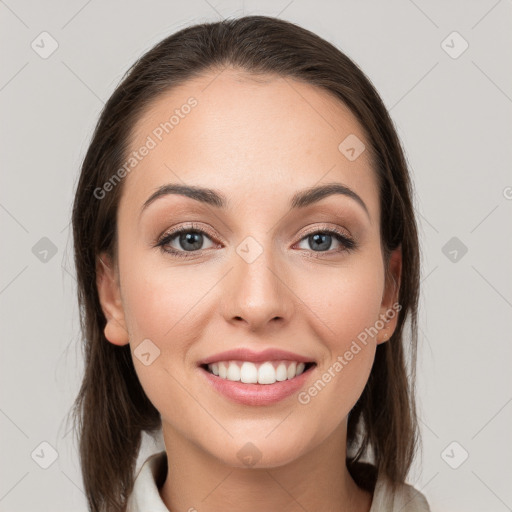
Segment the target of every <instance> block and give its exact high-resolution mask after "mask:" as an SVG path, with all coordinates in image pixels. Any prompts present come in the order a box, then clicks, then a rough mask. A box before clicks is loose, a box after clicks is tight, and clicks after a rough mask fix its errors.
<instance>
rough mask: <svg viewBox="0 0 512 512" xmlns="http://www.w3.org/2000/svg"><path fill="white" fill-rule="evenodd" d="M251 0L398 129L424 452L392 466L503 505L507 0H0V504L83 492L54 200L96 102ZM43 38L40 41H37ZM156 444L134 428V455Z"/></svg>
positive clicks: (68, 499)
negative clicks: (378, 105)
mask: <svg viewBox="0 0 512 512" xmlns="http://www.w3.org/2000/svg"><path fill="white" fill-rule="evenodd" d="M256 13H261V14H267V15H274V16H279V17H281V18H283V19H286V20H290V21H293V22H296V23H298V24H300V25H302V26H304V27H306V28H308V29H310V30H312V31H314V32H316V33H318V34H319V35H320V36H322V37H324V38H325V39H327V40H328V41H330V42H332V43H333V44H335V45H336V46H338V47H339V48H340V49H341V50H342V51H344V52H346V53H347V54H348V55H349V56H350V57H351V58H353V59H354V60H355V61H356V62H357V63H358V64H359V65H360V66H361V67H362V69H363V70H364V71H365V72H366V73H367V74H368V76H369V77H370V79H371V80H372V81H373V82H374V84H375V86H376V87H377V89H378V91H379V92H380V94H381V96H382V98H383V100H384V102H385V104H386V106H387V107H388V109H389V110H390V112H391V115H392V117H393V119H394V121H395V123H396V126H397V129H398V131H399V135H400V137H401V138H402V141H403V144H404V146H405V150H406V153H407V157H408V160H409V162H410V165H411V172H412V174H413V180H414V183H415V189H416V198H415V201H416V211H417V214H418V219H419V222H420V237H421V245H422V265H423V267H422V292H421V302H420V328H421V330H420V351H419V366H418V402H419V408H420V414H421V428H422V435H423V457H422V459H418V461H417V463H416V465H415V468H414V470H413V472H412V473H411V475H410V478H409V482H410V483H412V484H413V485H415V486H416V487H417V488H418V489H420V490H421V491H422V492H423V493H424V494H425V495H426V496H427V498H428V500H429V501H430V503H431V506H432V511H433V512H437V511H452V512H454V511H464V512H473V511H475V512H476V511H484V510H485V511H486V512H490V511H496V512H501V511H506V510H512V488H511V486H510V482H511V481H512V480H511V462H510V461H511V459H512V442H511V434H510V432H511V424H512V403H511V402H512V386H511V382H512V376H511V372H510V363H511V355H512V344H511V343H510V328H511V320H512V315H511V313H512V271H511V266H510V262H511V254H512V229H511V226H510V219H511V213H512V174H511V172H510V163H511V161H512V159H511V156H512V155H511V153H512V144H511V129H510V121H511V117H512V99H511V98H512V88H511V78H512V70H511V66H510V62H512V60H511V58H510V57H511V40H512V30H511V23H510V21H511V14H512V2H511V1H510V0H501V1H495V0H489V1H487V0H486V1H483V0H482V1H464V2H462V1H458V2H455V1H452V2H442V1H435V2H434V1H431V2H426V1H420V0H415V1H414V2H413V1H407V0H400V1H387V2H376V1H375V2H356V1H341V2H334V1H322V2H320V1H316V2H305V1H302V0H291V1H290V0H283V1H280V0H279V1H261V2H253V1H251V2H249V1H245V2H240V1H234V0H232V1H227V0H226V1H217V0H208V1H206V0H195V1H190V2H172V1H165V2H164V1H156V0H155V1H150V2H145V3H143V2H134V1H131V2H121V1H109V2H99V1H98V0H89V1H83V0H79V1H75V0H74V1H67V2H64V1H61V2H57V1H49V2H44V3H43V2H35V1H32V2H22V1H14V0H6V1H0V16H1V22H0V23H1V29H2V30H1V36H0V48H1V50H0V51H1V52H2V65H1V68H0V104H1V108H2V119H3V122H2V124H1V128H0V130H1V141H2V153H1V171H2V177H1V178H2V186H1V189H0V221H1V227H2V248H3V250H2V265H1V275H0V304H1V315H2V343H1V348H0V350H1V353H0V367H1V377H0V379H1V386H0V433H1V461H0V463H1V468H0V510H1V511H43V510H51V511H53V512H57V511H79V510H80V511H85V510H86V506H85V499H84V495H83V492H82V482H81V475H80V471H79V466H78V457H77V452H76V446H75V445H74V443H73V440H72V435H71V434H70V428H71V425H70V424H69V423H66V421H65V419H66V414H67V413H68V410H69V407H70V406H71V403H72V400H73V399H74V397H75V395H76V392H77V390H78V385H79V382H80V376H81V372H82V363H81V352H80V348H79V341H78V340H79V329H78V326H79V324H78V316H77V306H76V301H75V284H76V283H75V279H74V269H73V264H72V261H73V260H72V239H71V232H70V229H69V219H70V211H71V202H72V198H73V191H74V187H75V180H76V178H77V173H78V168H79V165H80V163H81V160H82V158H83V156H84V153H85V150H86V148H87V144H88V142H89V138H90V136H91V133H92V129H93V127H94V124H95V122H96V120H97V117H98V114H99V112H100V109H101V108H102V106H103V103H104V102H105V101H106V99H107V98H108V97H109V95H110V94H111V93H112V92H113V90H114V88H115V86H116V84H117V82H118V81H119V79H120V78H121V76H122V74H123V73H124V72H125V70H126V69H127V68H128V67H129V66H130V65H131V64H132V63H133V62H134V60H135V59H136V58H137V57H139V56H140V55H141V54H143V53H144V52H145V51H147V50H148V49H149V48H150V47H151V46H153V45H154V44H155V43H156V42H158V41H160V40H161V39H163V38H164V37H166V36H167V35H169V34H170V33H172V32H175V31H176V30H178V29H180V28H182V27H184V26H186V25H189V24H191V23H196V22H201V21H214V20H218V19H220V18H221V17H228V16H239V15H242V14H256ZM44 31H46V32H48V33H49V34H50V36H46V35H43V36H40V34H41V33H42V32H44ZM454 31H456V32H458V34H460V35H457V34H455V35H453V34H452V33H453V32H454ZM52 39H53V40H55V41H56V42H57V43H58V48H57V50H56V51H55V52H54V53H53V54H51V55H50V56H46V57H47V58H43V57H42V56H41V53H42V52H43V51H49V50H51V44H52ZM443 41H444V43H443ZM464 41H466V42H467V43H468V45H469V46H468V48H467V49H466V50H465V51H464V52H463V53H460V52H461V51H462V50H463V49H464V47H465V42H464ZM31 45H34V46H35V49H33V48H32V46H31ZM43 47H44V48H43ZM36 49H37V51H36ZM507 55H508V57H507ZM45 237H46V238H45ZM453 237H455V239H454V240H452V238H453ZM41 239H42V240H41ZM464 247H466V248H467V252H466V253H465V254H464ZM55 251H56V252H55ZM54 252H55V254H54ZM43 442H46V443H49V444H50V445H51V447H53V449H54V450H55V451H56V452H57V453H58V458H57V459H56V460H55V462H53V456H54V454H53V452H52V448H50V447H49V446H47V445H41V443H43ZM453 442H455V443H456V444H452V443H453ZM159 449H162V445H156V446H155V445H153V444H150V443H149V442H148V443H146V444H145V445H144V451H143V453H142V454H141V457H140V458H139V465H140V462H141V461H142V460H143V459H145V457H146V456H147V455H148V454H149V453H151V452H153V451H156V450H159ZM466 453H467V454H469V456H468V458H467V460H464V457H465V456H466ZM52 462H53V463H52ZM50 463H51V464H50ZM48 464H50V465H49V467H48V468H47V469H43V467H41V466H44V465H48ZM311 512H312V511H311Z"/></svg>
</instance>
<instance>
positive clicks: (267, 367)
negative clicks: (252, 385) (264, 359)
mask: <svg viewBox="0 0 512 512" xmlns="http://www.w3.org/2000/svg"><path fill="white" fill-rule="evenodd" d="M275 381H276V370H275V369H274V367H273V366H272V363H263V364H262V365H261V366H260V368H259V370H258V384H274V382H275Z"/></svg>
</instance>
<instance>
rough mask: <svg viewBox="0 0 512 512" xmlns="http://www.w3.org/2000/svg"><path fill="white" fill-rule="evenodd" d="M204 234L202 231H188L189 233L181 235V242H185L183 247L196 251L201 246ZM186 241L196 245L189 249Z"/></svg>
mask: <svg viewBox="0 0 512 512" xmlns="http://www.w3.org/2000/svg"><path fill="white" fill-rule="evenodd" d="M202 236H203V235H202V234H201V233H197V232H196V231H187V233H184V234H182V235H180V243H181V244H183V248H184V249H185V250H186V251H196V250H198V249H200V248H201V245H202V241H203V240H202ZM196 237H197V238H196ZM198 240H199V241H198ZM185 242H186V243H191V244H193V245H194V247H192V248H189V249H187V246H186V245H185Z"/></svg>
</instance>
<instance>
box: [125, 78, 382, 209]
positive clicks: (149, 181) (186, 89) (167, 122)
mask: <svg viewBox="0 0 512 512" xmlns="http://www.w3.org/2000/svg"><path fill="white" fill-rule="evenodd" d="M347 137H348V138H349V139H348V140H350V141H353V140H354V141H360V143H361V144H365V145H366V148H367V149H366V150H364V151H363V152H362V153H361V155H360V156H359V157H358V158H357V159H355V160H350V159H348V158H347V157H346V156H345V154H344V153H343V152H342V151H340V148H339V146H340V143H342V141H344V140H346V139H347ZM354 137H355V138H354ZM356 143H357V142H356ZM144 146H146V147H151V149H150V150H148V151H144V153H145V156H143V157H141V156H140V153H141V152H140V151H139V156H138V161H137V164H136V166H135V167H134V168H133V170H131V171H130V172H129V173H128V175H127V176H126V178H125V179H126V181H127V183H125V184H124V190H123V198H122V200H121V207H122V206H123V202H124V203H125V204H126V203H129V204H130V205H140V206H141V205H142V204H143V203H144V201H145V200H146V199H147V198H148V196H149V195H151V193H152V192H154V191H155V189H156V188H158V187H160V186H162V185H165V184H168V183H178V184H182V185H199V186H203V187H208V188H212V189H218V190H221V191H223V193H224V194H225V195H226V196H227V197H228V198H231V197H233V199H234V200H236V201H240V200H241V198H246V199H249V198H251V197H254V198H255V200H256V198H257V197H259V200H260V201H261V197H266V198H268V199H271V198H273V197H274V196H275V197H276V198H277V197H282V198H283V199H282V201H283V202H284V201H288V199H289V197H291V196H292V195H293V193H294V192H295V191H296V190H298V189H301V188H307V187H312V186H315V185H318V184H319V183H322V182H333V181H335V182H339V183H343V184H345V185H347V186H349V187H350V188H352V189H353V190H355V191H356V192H357V193H358V194H359V195H360V196H362V197H363V199H364V201H365V203H366V204H367V206H368V209H369V210H370V213H371V215H372V217H373V216H374V215H378V204H377V197H378V191H377V188H376V178H375V176H374V172H373V170H372V167H371V158H370V153H369V148H368V144H367V142H366V137H365V134H364V131H363V129H362V127H361V125H360V124H359V123H358V121H357V119H356V118H355V116H354V115H353V114H352V113H351V111H350V110H349V109H348V108H347V107H346V106H345V105H344V104H343V103H342V102H341V101H339V100H338V99H337V98H335V97H334V96H333V95H331V94H330V93H329V92H328V91H324V90H323V89H320V88H318V87H315V86H312V85H310V84H305V83H302V82H299V81H296V80H293V79H291V78H287V77H280V76H270V75H259V76H249V75H247V74H246V73H242V72H239V71H235V70H232V69H227V70H224V71H220V70H217V71H211V72H208V73H205V74H203V75H201V76H199V77H196V78H194V79H191V80H189V81H187V82H185V83H184V84H182V85H180V86H178V87H175V88H173V89H171V90H169V91H168V92H166V93H164V94H162V95H161V96H160V97H158V98H157V99H156V100H154V101H153V102H152V103H151V104H150V105H149V106H148V107H147V108H146V110H145V111H144V113H143V114H142V116H141V117H140V119H139V120H138V122H137V123H136V125H135V126H134V129H133V131H132V137H131V143H130V151H136V152H137V151H138V150H139V149H141V148H143V147H144ZM128 156H129V155H128ZM371 210H373V212H372V211H371Z"/></svg>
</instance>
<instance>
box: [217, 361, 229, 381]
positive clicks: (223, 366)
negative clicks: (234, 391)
mask: <svg viewBox="0 0 512 512" xmlns="http://www.w3.org/2000/svg"><path fill="white" fill-rule="evenodd" d="M227 375H228V368H227V366H226V364H225V363H219V377H220V378H221V379H225V378H226V377H227Z"/></svg>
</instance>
